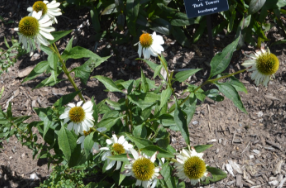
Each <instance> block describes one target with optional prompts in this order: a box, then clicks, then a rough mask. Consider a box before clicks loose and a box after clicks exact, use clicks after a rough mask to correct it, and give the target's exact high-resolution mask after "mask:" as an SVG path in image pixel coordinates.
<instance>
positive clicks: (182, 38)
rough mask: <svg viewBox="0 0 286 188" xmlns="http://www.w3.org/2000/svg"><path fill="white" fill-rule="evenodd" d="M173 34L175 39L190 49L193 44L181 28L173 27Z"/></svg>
mask: <svg viewBox="0 0 286 188" xmlns="http://www.w3.org/2000/svg"><path fill="white" fill-rule="evenodd" d="M171 33H172V35H173V37H174V38H175V39H176V40H177V41H178V42H179V43H180V44H181V45H182V46H185V47H188V48H190V47H191V43H190V42H189V39H188V37H187V36H186V35H185V33H184V30H183V29H182V28H181V27H174V26H172V27H171Z"/></svg>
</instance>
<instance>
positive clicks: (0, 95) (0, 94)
mask: <svg viewBox="0 0 286 188" xmlns="http://www.w3.org/2000/svg"><path fill="white" fill-rule="evenodd" d="M3 93H4V86H2V88H1V91H0V99H1V97H2V95H3Z"/></svg>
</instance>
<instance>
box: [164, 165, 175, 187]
mask: <svg viewBox="0 0 286 188" xmlns="http://www.w3.org/2000/svg"><path fill="white" fill-rule="evenodd" d="M160 173H161V174H162V176H163V177H164V182H165V183H166V185H167V187H168V188H176V187H177V186H176V183H175V178H174V176H173V175H172V169H171V166H170V163H169V162H166V163H164V164H163V165H162V170H161V171H160Z"/></svg>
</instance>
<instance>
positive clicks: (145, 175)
mask: <svg viewBox="0 0 286 188" xmlns="http://www.w3.org/2000/svg"><path fill="white" fill-rule="evenodd" d="M130 151H131V153H132V155H133V157H134V159H132V158H130V157H129V156H128V155H127V157H128V161H129V163H130V164H127V165H125V166H124V168H125V170H124V172H122V174H123V175H125V176H133V177H135V178H136V179H137V181H136V184H135V185H136V186H141V185H142V187H144V188H150V187H151V188H154V187H155V186H156V184H157V181H158V179H162V178H163V177H162V176H161V175H160V174H159V172H160V170H161V167H160V166H159V167H155V164H154V162H155V160H156V157H157V154H158V152H155V153H154V154H153V155H152V157H151V158H150V157H148V156H146V155H145V154H141V153H140V152H137V151H136V150H134V149H133V148H132V149H130Z"/></svg>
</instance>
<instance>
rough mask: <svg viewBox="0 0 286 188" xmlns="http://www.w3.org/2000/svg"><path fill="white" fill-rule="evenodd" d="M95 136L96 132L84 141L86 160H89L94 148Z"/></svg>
mask: <svg viewBox="0 0 286 188" xmlns="http://www.w3.org/2000/svg"><path fill="white" fill-rule="evenodd" d="M93 134H94V132H92V133H90V134H89V135H87V136H86V137H85V139H84V152H85V156H86V158H88V157H89V155H90V154H91V152H90V150H91V148H92V146H93V144H94V141H93Z"/></svg>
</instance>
